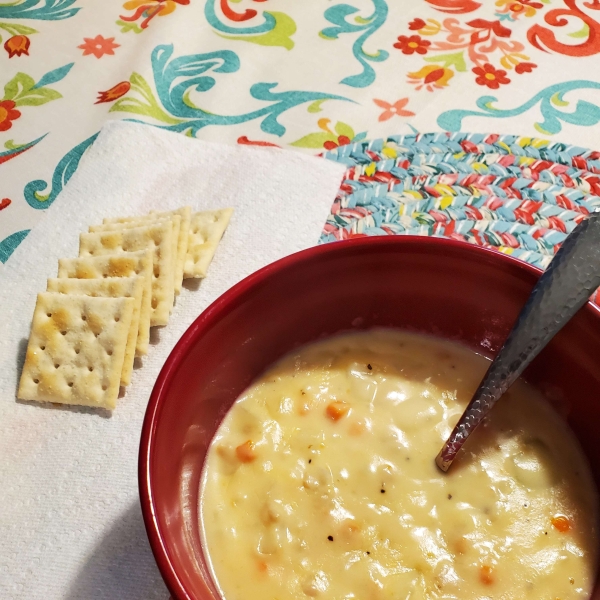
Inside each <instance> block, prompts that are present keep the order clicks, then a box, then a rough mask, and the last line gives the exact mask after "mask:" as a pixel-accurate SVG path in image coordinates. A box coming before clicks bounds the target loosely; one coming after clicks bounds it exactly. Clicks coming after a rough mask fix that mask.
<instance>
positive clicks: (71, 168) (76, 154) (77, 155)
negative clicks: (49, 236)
mask: <svg viewBox="0 0 600 600" xmlns="http://www.w3.org/2000/svg"><path fill="white" fill-rule="evenodd" d="M97 136H98V134H97V133H95V134H94V135H92V136H90V137H89V138H87V139H86V140H84V141H83V142H81V143H80V144H78V145H77V146H75V148H73V149H72V150H70V151H69V152H68V153H67V154H65V156H63V158H62V159H61V161H60V162H59V163H58V165H57V166H56V169H55V170H54V174H53V176H52V188H51V190H50V193H48V194H46V195H45V196H44V195H42V194H40V192H41V191H42V190H44V189H46V188H47V187H48V184H47V182H45V181H44V180H43V179H36V180H35V181H30V182H29V183H28V184H27V185H26V186H25V190H24V192H23V193H24V196H25V200H26V201H27V204H29V206H31V207H32V208H35V209H38V210H40V209H41V210H43V209H46V208H48V207H49V206H50V205H51V204H52V203H53V202H54V200H56V197H57V196H58V194H59V193H60V192H61V191H62V189H63V187H64V186H65V185H67V182H68V181H69V179H71V177H72V176H73V173H75V171H76V170H77V166H78V165H79V161H80V160H81V157H82V156H83V153H84V152H85V151H86V150H87V149H88V148H89V147H90V146H91V145H92V143H93V141H94V140H95V139H96V137H97Z"/></svg>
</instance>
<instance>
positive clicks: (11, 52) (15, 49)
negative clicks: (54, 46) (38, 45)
mask: <svg viewBox="0 0 600 600" xmlns="http://www.w3.org/2000/svg"><path fill="white" fill-rule="evenodd" d="M30 44H31V40H30V39H29V38H28V37H27V36H26V35H13V36H12V37H10V38H8V39H7V40H6V42H4V49H5V50H6V51H7V52H8V58H12V57H13V56H21V54H26V55H27V56H29V45H30Z"/></svg>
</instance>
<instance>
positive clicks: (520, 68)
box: [515, 62, 537, 75]
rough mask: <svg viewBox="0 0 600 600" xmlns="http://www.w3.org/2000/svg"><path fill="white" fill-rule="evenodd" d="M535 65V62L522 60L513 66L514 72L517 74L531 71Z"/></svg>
mask: <svg viewBox="0 0 600 600" xmlns="http://www.w3.org/2000/svg"><path fill="white" fill-rule="evenodd" d="M536 67H537V65H536V64H535V63H530V62H522V63H519V64H518V65H517V66H516V67H515V72H516V73H518V74H519V75H521V74H523V73H531V71H533V69H535V68H536Z"/></svg>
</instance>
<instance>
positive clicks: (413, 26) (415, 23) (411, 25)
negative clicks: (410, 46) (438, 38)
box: [408, 18, 426, 31]
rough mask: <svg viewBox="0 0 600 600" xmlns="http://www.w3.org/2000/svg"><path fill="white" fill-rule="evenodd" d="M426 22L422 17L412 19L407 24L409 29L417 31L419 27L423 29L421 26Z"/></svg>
mask: <svg viewBox="0 0 600 600" xmlns="http://www.w3.org/2000/svg"><path fill="white" fill-rule="evenodd" d="M425 25H426V23H425V21H423V19H419V18H417V19H413V20H412V21H411V22H410V23H409V24H408V28H409V29H410V30H411V31H418V30H419V29H423V27H425Z"/></svg>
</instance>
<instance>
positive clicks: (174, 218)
mask: <svg viewBox="0 0 600 600" xmlns="http://www.w3.org/2000/svg"><path fill="white" fill-rule="evenodd" d="M168 220H170V221H171V222H172V223H173V236H172V240H171V242H172V244H173V247H172V248H171V258H172V260H173V266H172V270H173V278H174V283H175V293H177V294H178V293H179V291H180V290H181V282H182V281H183V260H184V259H182V261H181V273H179V266H180V265H179V236H180V231H181V216H180V215H171V216H168V217H161V218H160V219H157V218H156V217H152V216H147V217H144V218H143V219H141V220H139V221H128V222H126V223H103V224H102V225H91V226H90V228H89V231H90V232H92V233H94V232H98V231H122V230H124V229H132V228H134V227H144V226H146V225H153V224H157V223H162V222H163V221H168ZM178 281H179V286H177V282H178ZM178 290H179V291H178Z"/></svg>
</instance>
